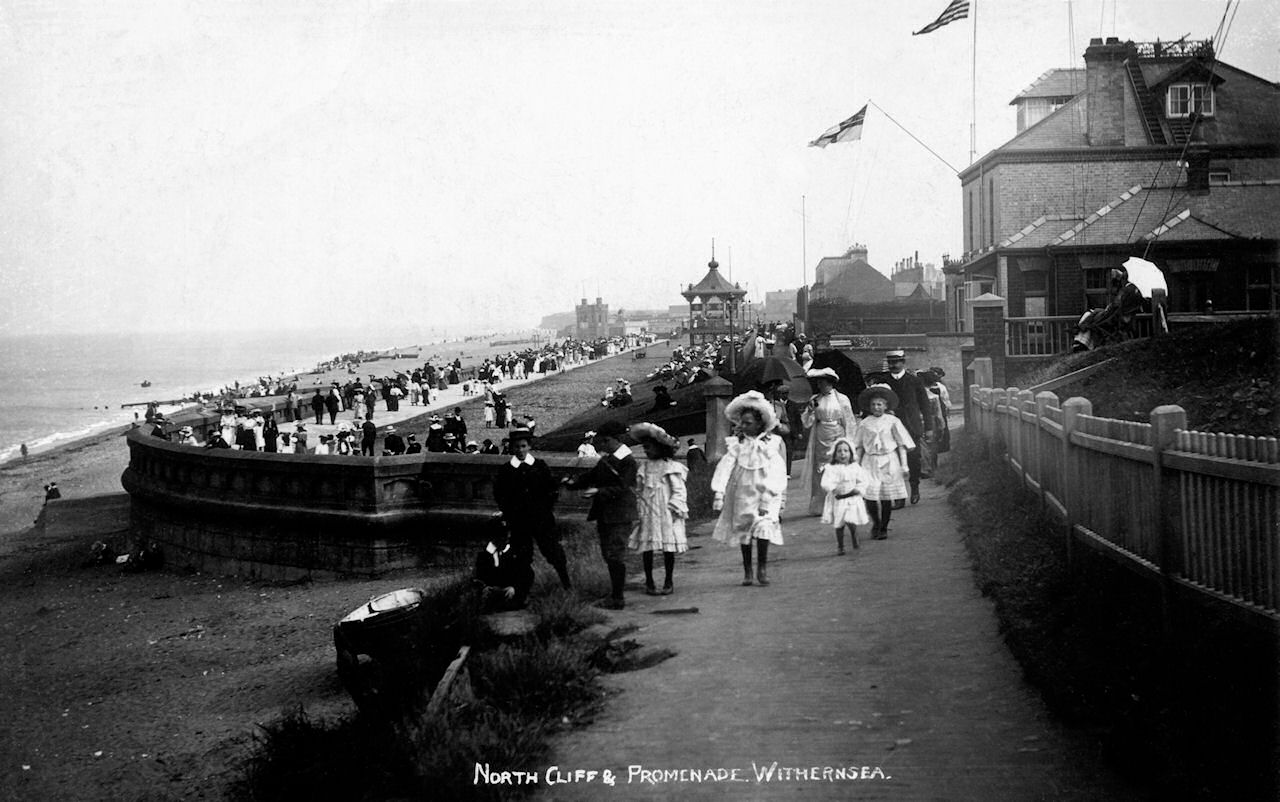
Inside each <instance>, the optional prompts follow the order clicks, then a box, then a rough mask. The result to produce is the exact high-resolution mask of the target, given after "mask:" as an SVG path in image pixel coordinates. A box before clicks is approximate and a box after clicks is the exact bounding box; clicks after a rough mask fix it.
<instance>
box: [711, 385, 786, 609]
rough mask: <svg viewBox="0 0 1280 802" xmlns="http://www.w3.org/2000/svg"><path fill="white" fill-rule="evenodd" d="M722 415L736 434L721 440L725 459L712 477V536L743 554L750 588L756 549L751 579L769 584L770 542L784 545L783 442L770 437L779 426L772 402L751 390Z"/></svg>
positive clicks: (736, 400) (743, 562) (734, 400)
mask: <svg viewBox="0 0 1280 802" xmlns="http://www.w3.org/2000/svg"><path fill="white" fill-rule="evenodd" d="M725 416H726V417H727V418H729V420H730V421H731V422H732V423H733V425H734V430H735V431H736V432H737V434H736V435H734V436H732V437H728V438H725V455H724V456H723V457H721V458H720V461H719V462H718V463H716V469H715V472H714V473H713V474H712V475H711V492H712V493H713V494H714V495H713V500H712V502H711V509H712V510H714V511H716V512H719V513H720V517H719V518H717V519H716V526H715V530H714V531H713V532H712V535H711V536H712V537H713V538H714V539H716V540H719V541H720V542H722V543H729V544H735V543H736V544H737V545H738V546H739V548H741V550H742V584H743V585H750V584H751V583H752V577H751V544H752V543H753V542H754V543H755V545H756V553H757V554H756V556H757V562H756V575H755V581H756V582H758V583H760V584H761V585H768V584H769V578H768V573H767V570H766V565H767V561H768V558H769V544H770V543H777V544H778V545H779V546H781V545H782V526H781V524H780V523H779V520H778V518H779V516H780V515H781V513H782V497H783V494H784V493H785V492H786V488H787V461H786V457H784V456H783V453H782V441H781V440H779V439H778V437H777V435H774V434H771V432H772V431H773V428H774V427H775V426H776V425H777V423H778V421H777V418H775V417H774V413H773V404H771V403H770V402H769V400H768V399H766V398H765V397H764V396H763V395H761V394H760V393H758V392H756V391H755V390H751V391H749V392H746V393H743V394H742V395H740V396H738V397H737V398H734V399H733V400H732V401H730V402H729V405H728V406H727V407H726V408H725Z"/></svg>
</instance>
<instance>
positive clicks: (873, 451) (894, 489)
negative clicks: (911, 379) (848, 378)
mask: <svg viewBox="0 0 1280 802" xmlns="http://www.w3.org/2000/svg"><path fill="white" fill-rule="evenodd" d="M897 406H898V394H897V393H895V392H894V391H893V389H892V388H891V387H889V386H888V385H884V384H873V385H871V386H870V387H868V388H867V389H865V390H863V391H862V394H861V395H859V396H858V407H859V408H860V409H862V410H863V411H865V412H866V413H867V416H866V417H865V418H863V419H862V423H861V424H860V425H859V426H858V431H857V433H856V435H855V436H854V438H853V445H854V450H855V452H856V453H855V455H854V456H855V457H856V458H857V460H858V464H860V465H861V466H862V467H863V468H865V469H866V470H867V473H868V474H870V476H871V484H870V486H868V488H867V490H866V492H865V494H864V495H865V497H866V499H867V512H868V513H869V514H870V516H871V521H872V524H873V525H872V528H871V537H872V539H874V540H885V539H886V538H888V537H889V518H890V517H891V516H892V515H893V507H894V503H895V502H898V506H901V502H903V501H905V500H906V498H907V482H906V479H907V477H908V476H909V475H910V469H909V468H908V467H907V453H908V450H909V449H911V448H913V447H914V446H915V443H914V442H913V441H912V439H911V435H910V434H909V433H908V432H907V427H906V426H904V425H903V423H902V421H901V420H900V419H899V418H898V416H896V415H886V414H885V413H886V412H889V411H891V410H893V409H895V408H896V407H897Z"/></svg>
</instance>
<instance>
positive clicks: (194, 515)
mask: <svg viewBox="0 0 1280 802" xmlns="http://www.w3.org/2000/svg"><path fill="white" fill-rule="evenodd" d="M126 439H127V442H128V446H129V467H128V468H127V469H126V470H125V472H124V475H123V476H122V477H121V482H122V484H123V485H124V488H125V490H127V491H128V492H129V494H130V496H131V521H132V530H133V535H134V537H135V538H137V539H142V540H148V541H155V542H156V543H157V544H159V546H160V547H161V549H162V551H163V553H164V556H165V562H166V564H168V565H170V566H173V567H179V568H181V567H190V568H193V569H195V570H200V571H208V572H215V573H234V574H242V575H249V576H257V577H263V578H272V579H288V578H297V577H300V576H311V575H336V574H361V575H373V574H379V573H383V572H386V571H390V570H395V569H400V568H409V567H418V566H424V565H429V564H441V563H457V562H459V561H461V562H463V563H469V562H470V559H471V557H472V556H473V554H474V550H473V549H474V547H475V546H476V545H478V543H479V541H481V540H482V538H483V537H484V533H483V531H482V529H483V524H485V523H486V522H487V521H488V520H489V519H490V518H491V517H492V516H493V515H494V514H495V513H496V512H497V505H496V504H495V503H494V501H493V478H494V476H495V475H496V472H497V469H498V466H499V465H501V464H502V462H503V461H504V460H506V459H507V457H499V456H489V455H478V454H467V455H461V454H413V455H406V456H400V457H338V456H315V455H298V454H266V453H260V452H243V451H235V450H224V449H218V450H211V449H204V448H195V447H191V446H183V445H179V444H176V443H169V442H166V441H164V440H161V439H159V438H155V437H150V436H149V435H147V434H144V433H143V431H142V430H135V431H133V432H130V433H129V434H128V436H127V438H126ZM544 458H545V459H546V461H547V463H548V464H549V465H550V467H551V470H552V473H553V475H555V476H556V478H557V479H559V478H561V477H564V476H570V475H575V474H577V473H579V472H580V471H581V470H583V469H585V467H587V466H585V465H584V464H583V463H582V461H581V460H579V459H577V458H576V457H569V456H558V455H548V456H545V457H544ZM587 509H588V503H587V501H586V500H585V499H582V498H581V497H580V496H579V495H578V494H577V493H567V492H566V493H563V494H562V495H561V499H560V501H559V503H558V505H557V508H556V514H557V518H558V519H560V520H579V521H580V520H583V519H585V517H586V512H587Z"/></svg>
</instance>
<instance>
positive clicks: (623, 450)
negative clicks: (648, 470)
mask: <svg viewBox="0 0 1280 802" xmlns="http://www.w3.org/2000/svg"><path fill="white" fill-rule="evenodd" d="M609 456H611V457H613V458H614V459H626V458H627V457H629V456H631V449H629V448H627V447H626V445H620V446H618V450H617V451H615V452H613V453H612V454H610V455H609Z"/></svg>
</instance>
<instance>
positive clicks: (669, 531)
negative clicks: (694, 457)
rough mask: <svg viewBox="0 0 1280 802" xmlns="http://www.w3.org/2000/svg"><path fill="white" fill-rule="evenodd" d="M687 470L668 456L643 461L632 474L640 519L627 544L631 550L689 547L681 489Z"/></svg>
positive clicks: (685, 499)
mask: <svg viewBox="0 0 1280 802" xmlns="http://www.w3.org/2000/svg"><path fill="white" fill-rule="evenodd" d="M688 472H689V471H688V469H687V468H685V467H684V465H682V464H681V463H679V462H676V461H675V460H670V459H652V460H644V461H642V462H641V463H640V470H639V472H637V474H636V498H637V503H638V505H639V508H640V509H639V512H640V519H639V520H638V521H636V528H635V529H634V530H632V532H631V537H630V539H629V540H628V541H627V547H628V548H630V549H632V550H634V551H674V552H682V551H688V550H689V541H688V540H687V539H686V537H685V529H684V522H685V519H686V518H688V517H689V500H688V499H689V496H688V492H687V491H686V489H685V476H686V475H687V474H688Z"/></svg>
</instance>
